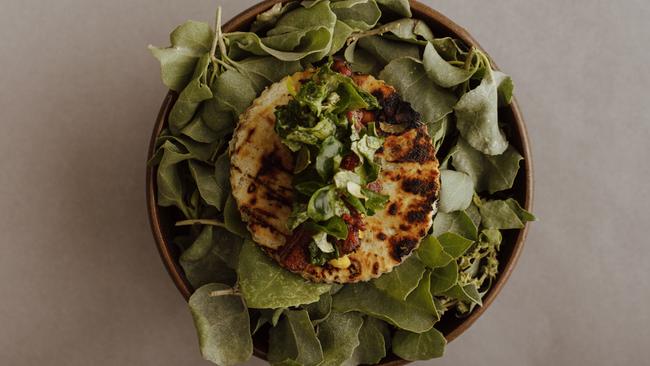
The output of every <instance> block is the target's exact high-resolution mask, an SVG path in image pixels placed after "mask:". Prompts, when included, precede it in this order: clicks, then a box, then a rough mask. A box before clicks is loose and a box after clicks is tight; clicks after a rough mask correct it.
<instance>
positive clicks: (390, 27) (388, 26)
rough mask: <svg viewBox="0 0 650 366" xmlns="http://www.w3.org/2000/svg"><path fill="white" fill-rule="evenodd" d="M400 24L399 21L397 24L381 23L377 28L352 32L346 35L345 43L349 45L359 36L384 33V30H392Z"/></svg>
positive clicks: (358, 38)
mask: <svg viewBox="0 0 650 366" xmlns="http://www.w3.org/2000/svg"><path fill="white" fill-rule="evenodd" d="M400 26H401V24H400V23H397V25H396V24H395V23H393V24H391V23H388V24H386V25H383V26H381V27H379V28H375V29H371V30H369V31H365V32H357V33H353V34H351V35H350V37H348V39H347V40H346V42H345V44H346V45H348V46H349V45H350V44H352V43H353V42H356V41H358V40H360V39H361V38H365V37H370V36H377V35H382V34H384V33H386V32H389V31H391V30H393V29H395V28H399V27H400Z"/></svg>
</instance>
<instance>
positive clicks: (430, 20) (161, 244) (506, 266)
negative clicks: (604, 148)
mask: <svg viewBox="0 0 650 366" xmlns="http://www.w3.org/2000/svg"><path fill="white" fill-rule="evenodd" d="M287 1H288V0H267V1H264V2H262V3H259V4H257V5H255V6H253V7H251V8H249V9H247V10H245V11H244V12H242V13H240V14H239V15H237V16H236V17H234V18H233V19H232V20H230V21H229V22H228V23H226V24H225V25H224V27H223V30H224V32H232V31H237V30H247V29H248V27H249V26H250V24H251V23H252V22H253V20H255V16H256V15H257V14H259V13H260V12H263V11H265V10H267V9H269V8H270V7H271V6H273V5H274V4H276V3H279V2H287ZM411 9H412V11H413V17H414V18H417V19H421V20H423V21H425V22H426V23H427V25H429V27H431V29H432V30H433V32H434V34H435V35H436V37H444V36H450V37H454V38H459V39H461V40H463V41H464V42H465V43H466V44H467V45H469V46H476V47H479V48H480V45H479V44H478V42H476V40H475V39H474V38H473V37H472V36H471V35H470V34H469V33H468V32H467V31H466V30H465V29H463V28H462V27H460V26H459V25H457V24H455V23H454V22H452V21H451V20H449V19H448V18H447V17H445V16H444V15H442V14H440V13H439V12H437V11H435V10H433V9H431V8H429V7H427V6H426V5H423V4H421V3H419V2H417V1H411ZM175 99H176V94H175V93H173V92H170V93H168V94H167V96H166V97H165V99H164V101H163V103H162V106H161V108H160V112H159V114H158V117H157V119H156V124H155V126H154V130H153V133H152V137H151V141H150V146H149V154H148V158H150V157H151V156H152V155H153V152H154V143H155V139H156V137H157V136H158V134H159V133H160V132H161V130H162V129H163V127H164V126H165V125H166V123H167V117H168V115H169V112H170V110H171V107H172V106H173V103H174V102H175ZM499 117H500V118H499V119H500V120H501V121H502V122H503V123H505V124H506V126H507V128H508V131H506V133H507V134H508V137H509V141H510V143H511V144H512V145H513V146H514V147H516V148H517V149H518V151H519V152H520V153H521V154H522V155H523V156H524V162H523V164H522V166H521V168H520V170H519V174H518V175H517V178H516V180H515V186H514V188H513V189H512V192H511V193H512V194H513V196H514V197H515V198H516V199H517V200H518V201H519V202H520V203H521V204H522V206H523V207H524V208H526V209H527V210H531V209H532V207H531V206H532V194H533V192H532V189H533V187H532V165H531V156H530V149H529V142H528V136H527V133H526V128H525V125H524V122H523V118H522V116H521V114H520V112H519V108H518V105H517V102H516V100H514V99H513V102H512V104H511V105H510V106H507V107H504V108H501V109H500V110H499ZM146 189H147V208H148V212H149V218H150V223H151V229H152V232H153V235H154V238H155V241H156V244H157V246H158V250H159V252H160V255H161V258H162V260H163V262H164V264H165V266H166V268H167V271H168V272H169V274H170V276H171V277H172V280H173V281H174V283H175V284H176V287H177V288H178V289H179V291H180V292H181V294H182V295H183V296H184V297H185V299H189V297H190V295H191V294H192V292H193V288H192V286H191V285H190V284H189V282H188V281H187V279H186V277H185V275H184V273H183V269H182V268H181V266H180V265H179V263H178V258H179V256H180V254H181V253H180V252H179V250H178V248H177V246H176V245H175V244H174V243H172V241H171V233H170V231H171V228H172V227H173V222H174V221H176V219H177V217H176V213H175V211H174V210H173V209H171V208H166V207H158V206H157V205H156V194H155V192H156V175H155V170H154V169H153V168H152V167H147V184H146ZM526 233H527V227H526V228H524V229H521V230H507V231H503V244H502V245H501V251H500V254H499V273H500V274H499V276H498V277H497V279H496V281H495V283H494V284H493V285H492V288H491V289H490V291H489V292H488V293H487V294H486V295H485V296H484V298H483V307H479V308H476V309H475V310H474V311H473V312H472V313H471V314H470V315H469V316H468V317H465V318H456V317H455V316H454V315H453V314H447V315H445V316H443V318H442V319H441V321H440V323H438V328H439V329H440V330H441V331H442V332H443V333H444V334H445V338H447V341H452V340H453V339H455V338H456V337H458V336H459V335H460V334H461V333H463V332H464V331H465V330H467V328H469V327H470V326H471V325H472V323H474V321H476V319H478V317H479V316H481V314H482V313H483V312H484V311H485V310H486V309H487V308H488V307H489V306H490V304H491V303H492V301H493V300H494V298H495V297H496V296H497V294H498V293H499V291H500V290H501V288H502V287H503V285H504V284H505V282H506V281H507V280H508V277H509V276H510V273H511V272H512V270H513V268H514V266H515V263H516V261H517V259H518V257H519V254H520V252H521V249H522V247H523V244H524V240H525V237H526ZM265 333H266V332H265V331H264V330H262V331H260V332H258V334H265ZM267 349H268V344H267V340H266V339H265V338H264V337H256V338H255V355H256V356H258V357H260V358H265V357H266V352H267ZM404 363H407V362H406V361H404V360H401V359H399V358H397V357H395V356H394V355H389V356H388V357H387V358H386V359H384V360H382V364H383V365H400V364H404Z"/></svg>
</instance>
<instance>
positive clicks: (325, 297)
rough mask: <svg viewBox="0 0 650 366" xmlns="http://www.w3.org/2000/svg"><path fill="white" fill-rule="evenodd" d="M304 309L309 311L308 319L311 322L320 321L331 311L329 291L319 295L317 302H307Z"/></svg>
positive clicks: (316, 322)
mask: <svg viewBox="0 0 650 366" xmlns="http://www.w3.org/2000/svg"><path fill="white" fill-rule="evenodd" d="M304 308H305V310H307V312H308V313H309V319H311V322H312V323H313V324H314V325H316V324H319V323H321V322H322V321H323V320H325V319H327V317H328V316H329V315H330V313H331V312H332V295H331V294H330V293H329V292H326V293H324V294H322V295H320V299H318V301H317V302H313V303H311V304H307V305H305V306H304Z"/></svg>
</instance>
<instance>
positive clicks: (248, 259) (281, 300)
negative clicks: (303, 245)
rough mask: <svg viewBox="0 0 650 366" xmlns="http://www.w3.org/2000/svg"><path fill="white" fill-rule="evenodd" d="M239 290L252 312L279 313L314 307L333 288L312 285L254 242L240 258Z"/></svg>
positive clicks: (250, 243) (242, 252)
mask: <svg viewBox="0 0 650 366" xmlns="http://www.w3.org/2000/svg"><path fill="white" fill-rule="evenodd" d="M237 274H238V275H239V288H240V289H241V292H242V294H243V296H244V299H246V304H247V305H248V307H249V308H259V309H275V308H280V307H289V306H298V305H302V304H310V303H313V302H316V301H318V300H319V297H320V295H321V294H323V293H325V292H327V291H329V289H330V285H327V284H316V283H313V282H309V281H307V280H305V279H303V278H302V277H300V276H298V275H296V274H293V273H291V272H289V271H287V270H286V269H284V268H282V267H280V266H279V265H278V264H277V263H275V261H273V260H272V259H271V258H270V257H269V256H268V255H266V254H264V253H263V252H262V250H261V249H260V248H259V247H258V246H257V245H256V244H255V243H254V242H252V241H250V240H246V241H245V242H244V246H243V247H242V251H241V253H240V254H239V266H238V268H237Z"/></svg>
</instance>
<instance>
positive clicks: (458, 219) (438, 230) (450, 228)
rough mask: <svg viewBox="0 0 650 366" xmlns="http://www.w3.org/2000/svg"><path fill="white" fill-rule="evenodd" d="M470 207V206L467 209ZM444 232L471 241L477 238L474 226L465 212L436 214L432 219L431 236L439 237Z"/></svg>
mask: <svg viewBox="0 0 650 366" xmlns="http://www.w3.org/2000/svg"><path fill="white" fill-rule="evenodd" d="M471 207H472V206H471V205H470V206H469V207H468V209H469V208H471ZM446 232H452V233H455V234H458V235H460V236H462V237H464V238H467V239H472V240H476V239H477V238H478V230H477V228H476V225H475V224H474V222H472V219H471V218H470V216H469V215H468V214H467V213H466V212H465V211H454V212H450V213H444V212H438V213H437V214H436V217H435V218H434V219H433V235H435V236H440V235H442V234H444V233H446Z"/></svg>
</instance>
